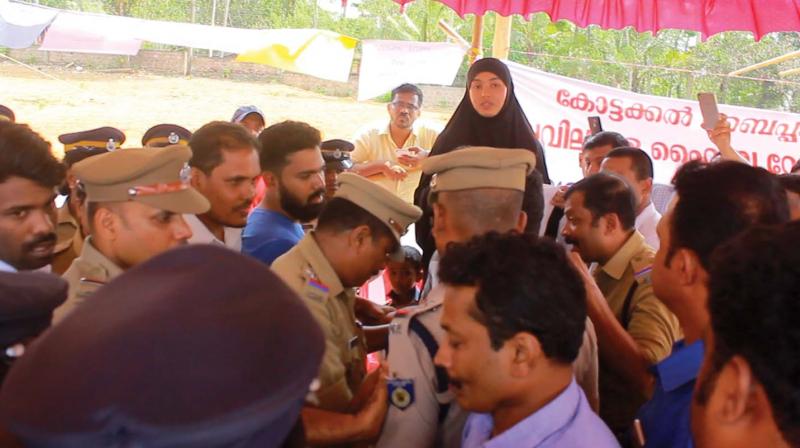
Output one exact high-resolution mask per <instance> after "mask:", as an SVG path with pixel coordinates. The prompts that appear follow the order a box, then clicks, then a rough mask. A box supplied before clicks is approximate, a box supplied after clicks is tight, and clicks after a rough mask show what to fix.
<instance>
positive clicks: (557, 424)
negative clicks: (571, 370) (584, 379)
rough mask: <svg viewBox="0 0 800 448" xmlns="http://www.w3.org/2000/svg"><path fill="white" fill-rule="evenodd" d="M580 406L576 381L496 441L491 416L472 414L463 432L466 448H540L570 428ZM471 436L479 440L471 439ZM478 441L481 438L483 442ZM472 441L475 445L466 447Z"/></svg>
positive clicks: (470, 444)
mask: <svg viewBox="0 0 800 448" xmlns="http://www.w3.org/2000/svg"><path fill="white" fill-rule="evenodd" d="M580 402H581V396H580V390H579V389H578V385H577V383H576V382H575V378H573V379H572V381H571V382H570V383H569V386H567V388H566V389H564V390H563V391H562V392H561V393H560V394H558V396H557V397H556V398H555V399H554V400H553V401H551V402H549V403H547V404H546V405H545V406H544V407H542V408H541V409H539V410H538V411H536V412H534V413H533V414H531V415H529V416H528V417H526V418H525V419H524V420H522V421H520V422H518V423H517V424H516V425H514V426H512V427H511V428H509V429H507V430H506V431H505V432H503V433H502V434H500V435H498V436H496V437H494V438H491V435H492V428H493V427H494V422H493V421H492V417H491V415H489V414H473V415H472V416H470V419H469V421H468V422H467V428H466V429H465V431H464V441H465V444H464V446H482V447H483V448H511V447H521V446H524V447H535V446H538V445H539V444H541V443H542V442H543V441H544V440H545V439H547V438H548V437H550V436H551V435H553V434H554V433H557V432H559V431H561V430H563V429H564V428H565V427H567V426H569V424H570V422H572V421H573V420H574V419H575V416H576V415H577V413H578V406H579V405H580ZM471 435H474V437H476V438H472V437H470V436H471ZM477 438H482V440H478V439H477ZM490 438H491V439H490ZM470 439H471V441H472V443H466V442H467V441H468V440H470ZM474 442H478V443H474Z"/></svg>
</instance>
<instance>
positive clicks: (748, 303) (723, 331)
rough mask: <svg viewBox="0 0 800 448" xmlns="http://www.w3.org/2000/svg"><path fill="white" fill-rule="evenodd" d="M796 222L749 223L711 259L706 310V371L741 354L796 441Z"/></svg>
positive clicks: (799, 429) (799, 354)
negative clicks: (709, 349)
mask: <svg viewBox="0 0 800 448" xmlns="http://www.w3.org/2000/svg"><path fill="white" fill-rule="evenodd" d="M798 247H800V222H791V223H788V224H783V225H778V226H757V227H753V228H751V229H749V230H747V231H745V232H744V233H742V234H740V235H739V236H737V237H735V238H733V239H732V240H730V241H728V242H727V243H725V244H723V245H722V246H720V247H719V248H718V249H717V250H716V251H715V252H714V255H713V256H712V258H711V270H710V277H709V290H710V292H709V300H708V309H709V312H710V314H711V328H712V330H713V332H714V344H713V347H714V348H713V355H712V357H711V367H712V370H711V372H712V374H711V376H710V377H709V380H707V382H706V383H707V384H704V385H702V386H703V387H701V388H700V389H699V392H700V393H698V396H697V399H698V401H700V402H701V403H704V402H706V401H707V398H708V393H709V386H710V384H711V383H713V381H714V378H715V377H716V375H715V373H718V372H719V371H720V370H721V369H722V367H723V366H724V365H725V364H726V363H727V362H728V361H729V360H730V359H731V358H732V357H733V356H741V357H742V358H744V359H745V360H746V361H747V363H748V364H749V365H750V368H751V369H752V371H753V374H754V375H755V377H756V378H757V379H758V382H759V383H761V386H762V387H763V388H764V391H765V392H766V395H767V398H768V399H769V402H770V405H771V407H772V414H773V416H774V417H775V422H776V423H777V426H778V429H779V430H780V431H781V433H782V434H783V437H784V438H785V439H786V441H787V442H789V445H791V446H800V393H798V388H797V387H798V386H797V384H798V383H797V382H798V379H800V325H798V324H797V323H798V321H800V300H798V291H800V251H798V250H797V248H798Z"/></svg>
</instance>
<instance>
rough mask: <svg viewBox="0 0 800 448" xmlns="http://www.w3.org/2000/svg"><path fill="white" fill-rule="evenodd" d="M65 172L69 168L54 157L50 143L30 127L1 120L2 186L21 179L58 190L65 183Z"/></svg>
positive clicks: (0, 172) (0, 154) (0, 161)
mask: <svg viewBox="0 0 800 448" xmlns="http://www.w3.org/2000/svg"><path fill="white" fill-rule="evenodd" d="M65 173H66V168H65V167H64V165H63V164H62V163H61V162H60V161H59V160H58V159H56V158H55V156H53V153H52V151H51V150H50V143H48V142H47V141H46V140H45V139H43V138H42V137H41V136H40V135H39V134H37V133H36V132H34V131H33V130H31V128H29V127H28V125H25V124H20V123H14V122H11V121H0V183H3V182H5V181H7V180H8V179H9V178H11V177H21V178H24V179H28V180H31V181H33V182H36V183H37V184H39V185H41V186H43V187H45V188H55V187H57V186H59V185H61V183H62V182H63V181H64V175H65Z"/></svg>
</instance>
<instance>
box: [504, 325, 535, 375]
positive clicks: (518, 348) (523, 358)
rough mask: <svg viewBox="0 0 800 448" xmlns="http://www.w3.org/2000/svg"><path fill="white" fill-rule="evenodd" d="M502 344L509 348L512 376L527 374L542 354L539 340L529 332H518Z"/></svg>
mask: <svg viewBox="0 0 800 448" xmlns="http://www.w3.org/2000/svg"><path fill="white" fill-rule="evenodd" d="M504 345H505V346H506V347H507V348H508V349H509V350H511V355H512V358H511V376H512V377H514V378H523V377H526V376H528V375H529V374H530V372H531V370H533V369H534V368H536V366H537V364H538V363H539V362H540V360H541V358H542V356H543V355H544V352H543V351H542V346H541V344H539V340H538V339H537V338H536V336H534V335H532V334H530V333H525V332H519V333H517V334H515V335H514V336H512V337H511V339H509V340H508V341H506V342H505V344H504Z"/></svg>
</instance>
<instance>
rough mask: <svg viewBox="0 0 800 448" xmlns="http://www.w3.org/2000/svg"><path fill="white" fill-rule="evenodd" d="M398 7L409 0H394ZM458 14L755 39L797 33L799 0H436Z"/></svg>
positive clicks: (798, 29)
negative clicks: (534, 16) (539, 17)
mask: <svg viewBox="0 0 800 448" xmlns="http://www.w3.org/2000/svg"><path fill="white" fill-rule="evenodd" d="M394 1H395V2H397V3H399V4H400V5H405V4H407V3H411V2H412V1H413V0H394ZM437 1H439V2H441V3H443V4H445V5H447V6H449V7H450V8H452V9H453V10H454V11H455V12H456V13H458V14H459V15H460V16H462V17H463V16H464V15H465V14H484V13H485V12H486V11H495V12H497V13H499V14H501V15H504V16H507V15H511V14H521V15H528V14H531V13H536V12H544V13H546V14H547V15H549V16H550V18H551V19H552V20H553V21H557V20H561V19H566V20H569V21H570V22H573V23H575V24H576V25H578V26H580V27H585V26H588V25H599V26H600V27H602V28H606V29H621V28H626V27H629V26H632V27H633V28H634V29H636V30H637V31H639V32H644V31H652V32H654V33H655V32H658V31H660V30H663V29H683V30H692V31H699V32H700V33H702V35H703V36H704V37H708V36H712V35H714V34H716V33H720V32H722V31H749V32H751V33H753V35H754V36H755V37H756V39H761V37H762V36H764V35H765V34H767V33H771V32H774V31H800V0H437Z"/></svg>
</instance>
